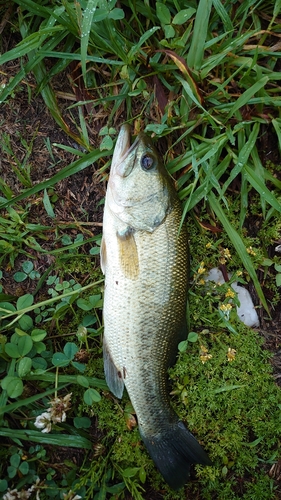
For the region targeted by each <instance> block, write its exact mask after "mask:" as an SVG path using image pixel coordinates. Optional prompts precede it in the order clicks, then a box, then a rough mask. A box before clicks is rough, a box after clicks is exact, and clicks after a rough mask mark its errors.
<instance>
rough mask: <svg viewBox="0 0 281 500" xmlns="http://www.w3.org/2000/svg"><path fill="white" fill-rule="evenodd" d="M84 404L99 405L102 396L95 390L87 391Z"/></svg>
mask: <svg viewBox="0 0 281 500" xmlns="http://www.w3.org/2000/svg"><path fill="white" fill-rule="evenodd" d="M83 399H84V403H86V405H89V406H91V405H92V404H93V403H98V402H99V401H100V400H101V396H100V394H99V393H98V392H97V391H96V390H95V389H91V388H89V389H87V390H86V391H85V392H84V397H83Z"/></svg>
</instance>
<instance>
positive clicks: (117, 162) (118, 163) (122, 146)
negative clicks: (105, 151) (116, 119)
mask: <svg viewBox="0 0 281 500" xmlns="http://www.w3.org/2000/svg"><path fill="white" fill-rule="evenodd" d="M141 137H142V134H139V135H138V137H137V138H136V139H135V141H134V142H133V144H130V143H131V127H130V126H129V125H128V124H124V125H122V127H121V128H120V132H119V135H118V137H117V141H116V145H115V148H114V153H113V157H112V162H111V172H112V173H113V174H117V175H119V176H120V177H126V176H127V175H129V173H130V172H131V169H129V170H130V171H128V168H126V165H125V164H124V161H125V160H126V158H127V157H128V155H129V154H130V153H131V152H132V151H133V150H134V149H135V148H136V147H137V145H138V144H139V142H140V140H141ZM126 170H127V171H126Z"/></svg>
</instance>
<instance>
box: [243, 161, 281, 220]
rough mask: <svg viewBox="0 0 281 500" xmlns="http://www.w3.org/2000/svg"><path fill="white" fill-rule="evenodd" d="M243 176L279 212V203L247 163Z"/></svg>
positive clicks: (280, 209) (280, 210) (280, 208)
mask: <svg viewBox="0 0 281 500" xmlns="http://www.w3.org/2000/svg"><path fill="white" fill-rule="evenodd" d="M244 168H245V173H244V175H245V177H246V178H247V179H248V181H249V183H250V184H251V185H252V186H253V188H254V189H255V190H256V191H257V192H258V193H259V194H260V195H261V196H262V198H263V199H264V200H265V201H266V202H267V203H269V205H271V206H272V207H273V208H275V210H277V212H281V204H280V203H279V201H278V200H277V199H276V197H275V196H274V194H273V193H272V192H271V191H270V190H269V189H268V188H267V187H266V185H265V183H264V181H263V180H262V179H261V178H259V177H258V176H257V175H256V173H255V171H254V169H253V168H252V167H250V166H249V165H245V167H244Z"/></svg>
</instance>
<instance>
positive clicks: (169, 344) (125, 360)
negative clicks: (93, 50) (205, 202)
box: [101, 127, 211, 489]
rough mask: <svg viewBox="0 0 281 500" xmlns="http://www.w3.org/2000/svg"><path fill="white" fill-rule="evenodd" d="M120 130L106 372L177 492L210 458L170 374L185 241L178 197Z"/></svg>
mask: <svg viewBox="0 0 281 500" xmlns="http://www.w3.org/2000/svg"><path fill="white" fill-rule="evenodd" d="M129 138H130V134H129V130H128V128H126V127H123V128H121V131H120V134H119V137H118V139H117V144H116V147H115V151H114V155H113V160H112V166H111V172H110V178H109V183H108V188H107V194H106V202H105V209H104V222H103V239H102V245H101V263H102V269H103V272H104V273H105V293H104V310H103V314H104V326H105V329H104V347H103V349H104V369H105V377H106V381H107V384H108V386H109V388H110V390H111V391H112V392H113V394H114V395H115V396H116V397H118V398H121V397H122V394H123V389H124V385H125V386H126V389H127V392H128V394H129V397H130V399H131V402H132V405H133V407H134V409H135V412H136V415H137V418H138V425H139V431H140V434H141V437H142V439H143V442H144V444H145V446H146V448H147V450H148V452H149V454H150V456H151V457H152V459H153V460H154V463H155V464H156V466H157V467H158V469H159V471H160V472H161V474H162V475H163V477H164V479H165V480H166V481H167V483H168V484H169V485H170V486H171V487H172V488H173V489H178V488H180V487H181V486H183V485H184V484H185V483H186V481H187V480H188V477H189V468H190V464H191V463H202V464H206V465H210V464H211V462H210V460H209V457H208V455H207V454H206V452H205V451H204V450H203V449H202V447H201V446H200V445H199V443H198V442H197V440H196V439H195V437H194V436H193V435H192V434H191V433H190V432H189V431H188V430H187V429H186V427H185V426H184V424H183V423H182V422H181V421H180V420H179V418H178V416H177V415H176V413H175V412H174V410H173V409H172V408H171V405H170V398H169V387H168V378H167V369H168V367H169V366H171V365H172V364H173V363H174V362H175V359H176V355H177V346H178V343H179V342H180V341H181V340H183V339H185V338H186V335H187V329H186V303H187V283H188V275H187V274H188V251H187V248H188V246H187V234H186V229H185V227H184V226H183V227H182V229H181V231H180V232H179V227H180V222H181V217H182V212H181V205H180V202H179V200H178V198H177V195H176V191H175V189H174V187H173V185H172V183H171V181H170V178H169V176H168V173H167V172H166V170H165V168H164V166H163V165H162V163H161V161H160V160H159V157H158V155H157V152H156V151H155V149H154V147H153V146H152V144H151V142H150V140H149V139H148V138H147V137H146V136H145V135H144V134H140V135H139V136H138V138H137V140H136V141H135V143H134V144H133V145H132V146H130V140H129Z"/></svg>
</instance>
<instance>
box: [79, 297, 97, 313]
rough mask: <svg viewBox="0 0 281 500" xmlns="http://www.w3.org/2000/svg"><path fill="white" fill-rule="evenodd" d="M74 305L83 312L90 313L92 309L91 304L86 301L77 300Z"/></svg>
mask: <svg viewBox="0 0 281 500" xmlns="http://www.w3.org/2000/svg"><path fill="white" fill-rule="evenodd" d="M76 304H77V306H78V307H79V308H80V309H82V310H83V311H90V310H91V309H93V306H92V304H90V302H89V301H88V300H86V299H82V298H79V299H77V301H76Z"/></svg>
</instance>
